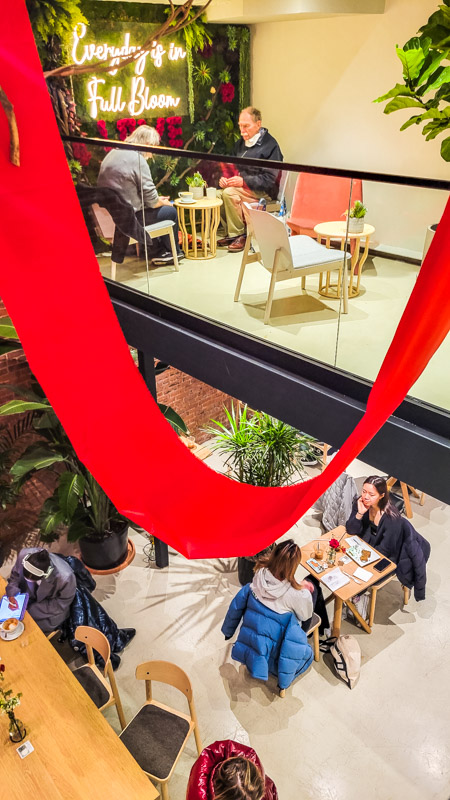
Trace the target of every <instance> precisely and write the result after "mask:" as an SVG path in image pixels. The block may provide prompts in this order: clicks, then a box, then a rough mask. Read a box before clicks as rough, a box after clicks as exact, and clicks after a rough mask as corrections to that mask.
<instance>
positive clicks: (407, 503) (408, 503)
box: [386, 477, 425, 519]
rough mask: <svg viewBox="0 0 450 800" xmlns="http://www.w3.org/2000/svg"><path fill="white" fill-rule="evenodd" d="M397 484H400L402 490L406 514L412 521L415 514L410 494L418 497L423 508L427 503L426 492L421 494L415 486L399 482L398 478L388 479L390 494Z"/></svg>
mask: <svg viewBox="0 0 450 800" xmlns="http://www.w3.org/2000/svg"><path fill="white" fill-rule="evenodd" d="M396 483H399V484H400V488H401V490H402V495H403V502H404V503H405V513H406V516H407V517H408V519H411V517H412V515H413V512H412V508H411V501H410V499H409V492H411V493H412V494H413V495H414V497H417V498H418V500H419V505H421V506H423V504H424V502H425V492H421V493H419V492H418V491H417V489H414V487H413V486H410V485H409V483H404V481H398V480H397V478H393V477H392V478H388V480H387V481H386V485H387V488H388V491H389V492H390V491H391V489H392V487H393V486H395V484H396Z"/></svg>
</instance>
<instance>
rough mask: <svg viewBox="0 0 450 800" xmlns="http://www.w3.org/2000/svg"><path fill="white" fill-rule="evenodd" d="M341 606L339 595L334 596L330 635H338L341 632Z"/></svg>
mask: <svg viewBox="0 0 450 800" xmlns="http://www.w3.org/2000/svg"><path fill="white" fill-rule="evenodd" d="M342 606H343V602H342V600H341V598H340V597H336V596H335V597H334V617H333V627H332V628H331V635H332V636H340V634H341V622H342Z"/></svg>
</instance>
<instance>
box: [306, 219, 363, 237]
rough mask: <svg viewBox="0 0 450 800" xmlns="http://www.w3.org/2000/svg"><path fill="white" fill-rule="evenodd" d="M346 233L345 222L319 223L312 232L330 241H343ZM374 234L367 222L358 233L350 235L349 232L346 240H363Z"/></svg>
mask: <svg viewBox="0 0 450 800" xmlns="http://www.w3.org/2000/svg"><path fill="white" fill-rule="evenodd" d="M346 231H347V222H342V220H335V221H334V222H319V224H318V225H316V226H315V227H314V232H315V233H318V234H320V235H321V236H323V237H326V236H329V237H330V239H342V237H343V238H344V239H345V237H346ZM373 233H375V228H374V227H373V225H369V224H368V223H367V222H365V223H364V229H363V230H362V231H361V232H360V233H351V232H350V231H349V233H348V238H349V239H364V238H365V237H366V236H372V234H373Z"/></svg>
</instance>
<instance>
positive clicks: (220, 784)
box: [213, 756, 265, 800]
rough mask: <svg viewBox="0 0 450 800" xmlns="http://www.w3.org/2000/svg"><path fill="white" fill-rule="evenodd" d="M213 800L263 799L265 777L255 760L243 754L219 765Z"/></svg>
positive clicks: (216, 772)
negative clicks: (244, 756)
mask: <svg viewBox="0 0 450 800" xmlns="http://www.w3.org/2000/svg"><path fill="white" fill-rule="evenodd" d="M213 787H214V797H213V800H262V798H263V796H264V791H265V787H264V778H263V776H262V775H261V773H260V771H259V769H258V767H257V766H256V764H254V763H253V761H250V760H249V759H248V758H243V757H242V756H237V757H234V758H227V759H226V760H225V761H222V763H221V764H219V766H218V767H217V769H216V771H215V773H214V778H213Z"/></svg>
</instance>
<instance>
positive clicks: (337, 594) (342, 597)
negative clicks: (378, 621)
mask: <svg viewBox="0 0 450 800" xmlns="http://www.w3.org/2000/svg"><path fill="white" fill-rule="evenodd" d="M352 535H353V534H351V533H346V530H345V526H344V525H340V526H339V527H338V528H334V529H333V530H332V531H329V532H328V533H324V534H323V536H321V537H320V539H313V540H312V541H311V542H308V543H307V544H303V545H302V547H301V550H302V560H301V562H300V563H301V565H302V567H304V568H305V569H306V570H307V571H308V572H309V573H310V574H311V575H314V577H315V578H317V580H318V581H319V582H320V583H321V582H322V580H323V578H324V576H325V575H328V573H329V572H330V571H331V570H332V569H334V568H335V567H339V568H340V569H341V570H342V572H345V573H346V574H347V576H349V577H350V582H349V583H346V584H345V586H342V587H341V588H340V589H337V590H335V591H334V592H332V593H331V595H330V597H329V598H328V599H327V600H326V601H325V602H329V601H330V600H333V599H334V616H333V623H332V627H331V635H332V636H339V635H340V632H341V623H342V608H343V606H344V604H345V605H346V606H348V608H349V609H350V610H351V612H352V613H353V615H354V616H355V618H356V619H357V620H358V622H359V623H360V625H361V627H362V628H364V630H365V631H366V632H367V633H371V632H372V630H371V628H370V626H369V625H368V623H367V620H365V619H364V618H363V617H362V616H361V615H360V613H359V611H358V609H357V608H356V606H355V605H354V603H352V598H353V597H354V596H355V595H357V594H362V592H365V590H366V589H368V588H369V587H370V586H373V584H374V583H377V581H379V580H384V578H387V577H388V575H390V574H391V573H392V572H394V570H395V569H396V568H397V564H395V563H394V562H393V561H390V559H386V560H387V561H389V564H388V565H387V567H386V568H385V569H384V570H383V571H382V572H378V571H377V570H376V569H374V567H375V566H376V564H377V563H378V560H379V559H377V561H374V562H372V564H368V565H366V564H364V569H365V570H367V571H368V572H370V575H371V577H370V578H369V579H368V580H367V581H364V582H361V581H358V582H356V580H355V579H354V578H352V577H351V576H352V575H353V573H354V572H355V569H358V564H356V562H355V561H353V559H350V561H349V562H348V563H347V564H345V565H343V566H339V564H338V561H339V559H340V558H341V557H342V555H343V554H338V556H337V558H336V564H334V565H333V566H331V567H329V568H328V569H327V570H325V571H324V572H321V573H320V574H318V573H317V572H314V570H313V569H312V567H311V566H310V565H309V564H307V563H306V562H307V561H308V559H310V558H314V554H315V551H316V546H317V543H318V542H320V543H321V546H322V550H323V552H324V556H325V551H326V549H327V544H328V542H329V540H330V539H338V540H341V541H342V544H343V545H344V547H346V543H345V539H346V538H350V537H351V536H352ZM355 538H356V537H355ZM361 544H362V545H364V542H363V541H361ZM368 546H369V547H370V549H371V550H374V551H375V552H376V553H378V555H379V557H380V558H385V556H383V554H382V553H379V552H378V550H376V548H375V547H373V546H372V545H368ZM323 563H325V559H324V561H323ZM324 586H325V584H324Z"/></svg>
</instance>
